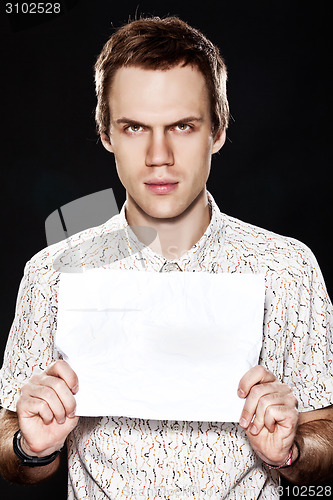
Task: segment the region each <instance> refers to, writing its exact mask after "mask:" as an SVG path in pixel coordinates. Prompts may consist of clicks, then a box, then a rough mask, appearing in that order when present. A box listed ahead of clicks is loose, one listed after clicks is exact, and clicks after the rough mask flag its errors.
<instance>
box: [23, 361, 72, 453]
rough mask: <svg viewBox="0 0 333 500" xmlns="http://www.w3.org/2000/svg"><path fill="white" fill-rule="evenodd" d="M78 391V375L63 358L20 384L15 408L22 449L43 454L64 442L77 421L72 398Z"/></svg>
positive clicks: (50, 451)
mask: <svg viewBox="0 0 333 500" xmlns="http://www.w3.org/2000/svg"><path fill="white" fill-rule="evenodd" d="M77 391H78V378H77V376H76V374H75V372H74V371H73V370H72V368H71V367H70V366H69V365H68V363H66V362H65V361H62V360H59V361H56V362H55V363H53V364H52V365H51V366H50V367H49V368H47V369H46V370H45V371H44V372H43V373H40V374H38V375H33V376H32V377H31V379H30V380H29V381H28V382H27V383H26V384H25V385H24V386H23V387H22V390H21V396H20V398H19V400H18V402H17V406H16V411H17V416H18V423H19V428H20V429H21V432H22V438H21V446H22V449H23V451H25V453H27V454H28V455H37V456H40V457H42V456H47V455H50V454H51V453H53V452H54V451H56V450H59V449H60V448H61V447H62V446H63V444H64V442H65V440H66V437H67V436H68V434H69V433H70V432H71V431H72V430H73V429H74V427H75V426H76V424H77V422H78V417H75V406H76V402H75V398H74V394H76V393H77Z"/></svg>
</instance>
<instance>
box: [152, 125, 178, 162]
mask: <svg viewBox="0 0 333 500" xmlns="http://www.w3.org/2000/svg"><path fill="white" fill-rule="evenodd" d="M173 163H174V155H173V151H172V147H171V144H170V142H169V140H168V137H167V132H164V131H152V132H151V136H150V138H149V144H148V148H147V152H146V165H147V167H159V166H163V165H173Z"/></svg>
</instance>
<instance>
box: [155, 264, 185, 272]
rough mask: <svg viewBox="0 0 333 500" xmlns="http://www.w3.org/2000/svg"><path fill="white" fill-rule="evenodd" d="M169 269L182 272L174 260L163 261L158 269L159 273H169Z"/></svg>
mask: <svg viewBox="0 0 333 500" xmlns="http://www.w3.org/2000/svg"><path fill="white" fill-rule="evenodd" d="M171 271H181V272H183V270H182V269H181V268H180V267H179V265H178V264H177V263H176V262H165V263H164V264H163V266H162V267H161V269H160V273H170V272H171Z"/></svg>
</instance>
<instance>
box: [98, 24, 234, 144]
mask: <svg viewBox="0 0 333 500" xmlns="http://www.w3.org/2000/svg"><path fill="white" fill-rule="evenodd" d="M180 63H183V66H186V65H187V64H190V65H192V66H196V67H197V68H198V69H199V71H201V73H202V74H203V76H204V77H205V80H206V84H207V89H208V93H209V97H210V104H211V118H212V131H213V134H214V136H215V135H216V133H217V132H218V131H219V130H221V129H223V128H226V127H227V126H228V119H229V105H228V100H227V92H226V82H227V69H226V65H225V63H224V61H223V59H222V57H221V55H220V53H219V49H218V48H217V47H216V46H215V45H213V43H212V42H210V41H209V40H208V39H207V38H206V37H205V36H204V35H203V34H202V33H201V32H200V31H199V30H197V29H195V28H192V27H191V26H189V25H188V24H186V23H185V22H184V21H181V20H180V19H178V18H177V17H166V18H164V19H161V18H159V17H150V18H144V19H138V20H135V21H132V22H130V23H128V24H126V25H125V26H122V27H121V28H119V29H118V30H117V31H115V32H114V33H113V34H112V35H111V37H110V39H109V40H108V41H107V42H106V44H105V45H104V47H103V49H102V52H101V53H100V55H99V57H98V59H97V61H96V64H95V85H96V95H97V107H96V114H95V118H96V124H97V130H98V133H99V134H101V133H102V132H106V133H108V130H109V127H110V111H109V105H108V95H109V91H110V88H111V84H112V78H113V76H114V74H115V72H116V70H117V69H118V68H120V67H123V66H138V67H141V68H146V69H159V70H167V69H170V68H173V67H175V66H177V65H178V64H180Z"/></svg>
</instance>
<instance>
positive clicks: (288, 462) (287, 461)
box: [264, 441, 301, 469]
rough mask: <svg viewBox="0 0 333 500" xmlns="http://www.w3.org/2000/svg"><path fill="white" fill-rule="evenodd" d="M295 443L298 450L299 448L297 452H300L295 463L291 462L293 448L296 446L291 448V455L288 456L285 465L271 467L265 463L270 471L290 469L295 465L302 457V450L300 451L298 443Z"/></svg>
mask: <svg viewBox="0 0 333 500" xmlns="http://www.w3.org/2000/svg"><path fill="white" fill-rule="evenodd" d="M294 443H295V445H296V448H297V451H298V455H297V457H296V459H295V460H294V461H293V462H291V457H292V456H293V446H294V444H293V445H292V447H291V448H290V451H289V455H288V457H287V459H286V460H285V461H284V462H283V464H281V465H278V466H275V465H270V464H268V463H266V462H264V464H265V465H266V467H268V468H269V469H286V468H287V467H290V466H291V465H294V464H295V463H296V462H297V461H298V460H299V457H300V455H301V450H300V447H299V444H298V442H297V441H294Z"/></svg>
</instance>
